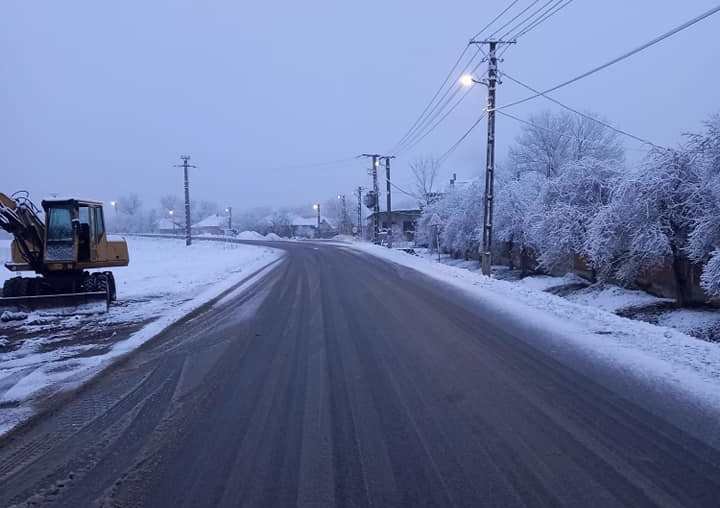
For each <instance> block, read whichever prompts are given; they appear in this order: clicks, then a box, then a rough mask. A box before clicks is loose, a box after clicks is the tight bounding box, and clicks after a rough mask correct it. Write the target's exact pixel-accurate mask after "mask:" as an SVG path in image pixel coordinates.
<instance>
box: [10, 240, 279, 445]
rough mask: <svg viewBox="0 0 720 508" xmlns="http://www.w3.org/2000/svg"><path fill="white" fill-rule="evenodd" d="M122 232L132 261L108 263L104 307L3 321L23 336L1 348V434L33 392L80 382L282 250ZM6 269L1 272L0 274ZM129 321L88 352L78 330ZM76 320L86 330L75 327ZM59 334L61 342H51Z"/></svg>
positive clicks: (21, 415)
mask: <svg viewBox="0 0 720 508" xmlns="http://www.w3.org/2000/svg"><path fill="white" fill-rule="evenodd" d="M127 240H128V247H129V251H130V266H128V267H123V268H116V269H114V270H113V272H114V273H115V278H116V280H117V286H118V302H117V303H116V304H114V305H113V306H111V308H110V311H109V312H108V313H107V314H101V315H93V316H71V317H63V318H57V317H53V316H46V315H42V314H41V313H38V312H34V313H32V314H30V316H29V317H28V319H27V320H25V321H23V322H22V323H21V324H20V325H18V324H17V322H15V323H14V324H12V325H10V324H8V323H0V340H3V343H4V345H6V346H7V345H8V344H9V342H10V340H8V338H7V337H8V336H9V337H11V338H12V336H13V335H17V334H18V332H21V334H22V335H23V336H24V337H23V341H22V343H21V344H20V347H19V348H17V349H14V350H10V351H9V352H5V353H1V352H0V434H3V433H4V432H7V431H8V430H10V429H11V428H13V427H14V426H16V425H17V424H18V423H19V422H21V421H22V420H24V419H26V418H27V417H29V416H30V415H31V414H32V399H33V398H34V396H35V395H38V394H39V393H40V392H41V393H42V394H43V395H46V394H48V393H54V392H56V391H57V390H60V389H70V388H73V387H76V386H78V385H79V384H81V383H82V382H84V381H86V380H88V379H90V378H91V377H92V376H94V375H96V374H97V373H98V372H99V371H100V370H101V369H103V368H104V367H106V366H108V365H109V364H110V363H111V362H112V361H113V360H114V359H117V357H118V356H120V355H122V354H125V353H127V352H129V351H132V350H133V349H135V348H137V347H139V346H140V345H141V344H143V343H144V342H146V341H147V340H149V339H151V338H152V337H154V336H155V335H157V334H158V333H160V332H161V331H162V330H164V329H165V328H167V327H168V326H170V325H171V324H172V323H174V322H176V321H177V320H179V319H181V318H182V317H183V316H185V315H186V314H188V313H189V312H191V311H192V310H194V309H196V308H198V307H200V306H201V305H202V304H204V303H206V302H207V301H209V300H211V299H213V298H215V297H216V296H218V295H219V294H221V293H222V292H224V291H226V290H227V289H229V288H232V287H233V286H235V285H237V284H238V283H240V282H242V281H243V280H244V279H246V278H247V277H249V276H250V275H251V274H253V273H254V272H256V271H258V270H260V269H262V268H263V267H265V266H267V265H269V264H271V263H272V262H274V261H276V260H278V259H279V258H280V257H281V256H282V251H279V250H276V249H270V248H266V247H255V246H248V245H240V244H229V243H220V242H195V243H193V245H192V246H190V247H186V246H185V244H184V241H182V240H176V239H159V238H134V237H131V238H128V239H127ZM6 243H7V242H6ZM0 248H1V247H0ZM6 250H7V249H6ZM0 254H2V253H1V252H0ZM0 259H1V258H0ZM8 274H9V275H10V276H13V274H11V273H10V272H8ZM8 274H5V273H3V274H2V275H1V276H0V282H1V281H2V280H3V279H4V278H7V276H8ZM248 283H249V282H246V283H245V284H244V285H243V287H244V286H245V285H247V284H248ZM58 320H59V321H58ZM132 324H136V325H137V327H140V326H142V325H143V324H144V326H142V328H141V329H139V330H136V331H134V333H132V334H131V335H130V336H129V337H127V338H125V339H124V340H120V341H118V342H115V343H114V344H113V345H112V347H110V348H107V347H105V348H100V349H99V351H100V353H99V354H93V350H95V352H96V353H97V351H98V344H96V343H93V342H89V343H88V342H84V341H83V340H82V337H76V336H77V335H79V334H82V333H85V330H88V331H89V333H91V334H92V332H97V331H98V330H100V331H105V332H108V331H109V330H112V329H113V328H114V327H121V326H123V325H125V326H127V325H132ZM10 326H20V327H21V328H20V329H17V328H15V329H10ZM80 327H82V330H83V332H78V330H79V329H80ZM59 330H60V331H59ZM53 337H55V338H54V339H53ZM69 338H75V339H77V340H74V341H71V340H69ZM60 341H63V345H62V346H60V347H53V346H54V344H53V343H56V344H57V343H59V342H60ZM65 344H69V345H65Z"/></svg>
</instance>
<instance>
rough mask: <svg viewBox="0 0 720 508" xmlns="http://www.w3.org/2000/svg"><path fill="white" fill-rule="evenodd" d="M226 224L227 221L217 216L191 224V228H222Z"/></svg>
mask: <svg viewBox="0 0 720 508" xmlns="http://www.w3.org/2000/svg"><path fill="white" fill-rule="evenodd" d="M227 224H228V221H227V219H226V218H225V217H222V216H220V215H219V214H216V215H211V216H210V217H205V218H204V219H203V220H201V221H200V222H197V223H195V224H193V226H192V227H194V228H224V227H226V226H227Z"/></svg>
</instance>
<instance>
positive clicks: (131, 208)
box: [117, 192, 142, 216]
mask: <svg viewBox="0 0 720 508" xmlns="http://www.w3.org/2000/svg"><path fill="white" fill-rule="evenodd" d="M141 208H142V200H141V199H140V196H138V195H137V194H136V193H134V192H133V193H131V194H126V195H125V196H120V198H118V201H117V209H118V211H119V212H120V213H124V214H126V215H132V216H135V215H138V214H139V213H140V209H141Z"/></svg>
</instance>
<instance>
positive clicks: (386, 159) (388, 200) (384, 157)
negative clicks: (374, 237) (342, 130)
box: [380, 155, 395, 248]
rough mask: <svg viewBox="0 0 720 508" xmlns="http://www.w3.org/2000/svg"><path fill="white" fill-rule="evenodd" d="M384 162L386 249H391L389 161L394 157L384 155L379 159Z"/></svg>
mask: <svg viewBox="0 0 720 508" xmlns="http://www.w3.org/2000/svg"><path fill="white" fill-rule="evenodd" d="M380 158H381V159H384V160H385V190H386V192H387V196H386V198H387V214H388V226H389V227H390V229H389V231H388V236H387V239H388V240H387V242H388V248H392V243H393V232H392V200H391V196H392V192H391V189H390V159H394V158H395V156H394V155H385V156H383V157H380Z"/></svg>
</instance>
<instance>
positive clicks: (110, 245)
mask: <svg viewBox="0 0 720 508" xmlns="http://www.w3.org/2000/svg"><path fill="white" fill-rule="evenodd" d="M42 206H43V210H44V211H45V217H46V224H47V227H46V228H45V255H44V258H45V264H46V267H47V270H48V271H58V270H68V269H78V270H84V269H88V268H104V267H110V266H127V264H128V261H129V259H128V251H127V244H126V243H125V241H124V240H109V239H108V237H107V232H106V230H105V217H104V214H103V206H102V203H100V202H98V201H89V200H80V199H75V198H55V199H51V200H48V199H46V200H44V201H43V202H42Z"/></svg>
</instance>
